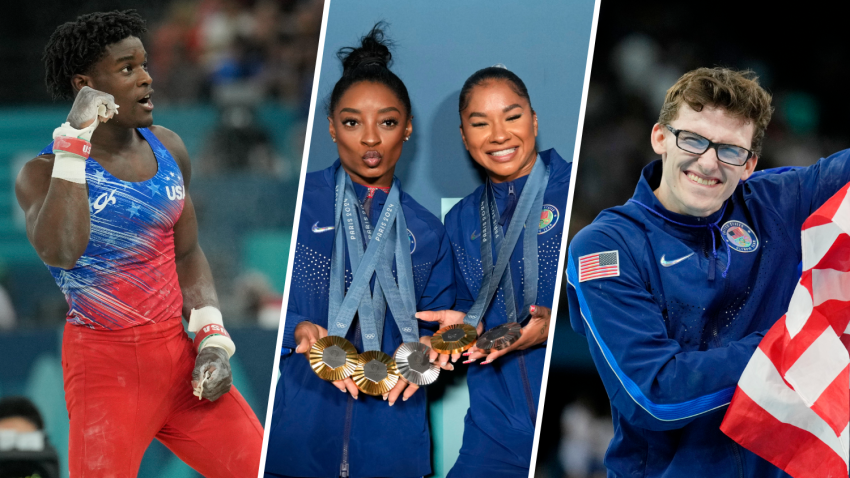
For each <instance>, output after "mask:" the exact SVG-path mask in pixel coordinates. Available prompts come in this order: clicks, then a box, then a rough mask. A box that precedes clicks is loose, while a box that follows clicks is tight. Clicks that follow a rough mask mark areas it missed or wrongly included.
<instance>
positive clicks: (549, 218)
mask: <svg viewBox="0 0 850 478" xmlns="http://www.w3.org/2000/svg"><path fill="white" fill-rule="evenodd" d="M559 217H560V214H558V208H556V207H555V206H553V205H551V204H544V205H543V211H541V212H540V227H539V229H538V230H537V234H538V235H540V234H546V233H547V232H549V231H551V230H552V228H553V227H555V224H558V218H559Z"/></svg>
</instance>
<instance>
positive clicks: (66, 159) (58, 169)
mask: <svg viewBox="0 0 850 478" xmlns="http://www.w3.org/2000/svg"><path fill="white" fill-rule="evenodd" d="M96 127H97V121H95V122H94V123H92V124H91V125H89V126H88V127H86V128H83V129H76V128H74V127H72V126H71V125H70V123H67V122H65V123H62V125H61V126H59V127H58V128H56V129H55V130H53V144H54V149H53V154H54V156H55V159H54V160H53V172H52V173H51V176H53V177H54V178H59V179H64V180H66V181H70V182H72V183H77V184H85V183H86V158H87V157H88V153H90V152H91V144H88V143H89V141H90V140H91V136H92V133H94V129H95V128H96ZM62 138H72V139H73V141H72V145H73V146H74V147H72V148H66V149H69V150H77V149H79V143H80V142H79V141H77V140H83V141H84V142H86V144H88V151H85V152H84V151H82V150H79V151H76V153H74V152H72V151H64V150H62V149H58V148H57V147H56V144H57V141H58V142H62ZM67 142H68V141H66V143H67ZM65 146H68V145H65ZM82 154H85V156H82Z"/></svg>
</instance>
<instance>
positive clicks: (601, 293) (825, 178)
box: [567, 151, 850, 478]
mask: <svg viewBox="0 0 850 478" xmlns="http://www.w3.org/2000/svg"><path fill="white" fill-rule="evenodd" d="M848 158H850V153H848V151H842V152H839V153H836V154H834V155H832V156H830V157H829V158H826V159H822V160H820V161H819V162H818V163H817V164H815V165H813V166H810V167H807V168H799V169H792V170H785V171H781V172H776V173H771V174H759V175H754V176H753V177H751V178H750V179H749V180H748V181H746V182H743V183H741V184H739V185H738V187H737V189H736V190H735V192H734V194H733V195H732V197H731V198H730V199H729V200H728V201H726V203H725V206H724V207H723V208H722V209H721V210H720V211H718V212H716V213H715V214H713V215H711V216H709V217H707V218H697V217H691V216H682V215H679V214H674V213H671V212H669V211H667V210H666V209H665V208H664V207H663V206H662V205H661V203H659V202H658V200H657V199H656V197H655V195H654V194H653V190H654V189H655V188H657V187H658V184H659V182H660V180H661V167H662V165H661V161H656V162H654V163H652V164H650V165H648V166H647V167H646V168H644V170H643V173H642V176H641V179H640V182H639V183H638V185H637V188H636V189H635V193H634V196H633V197H632V200H630V201H629V202H628V203H626V204H625V205H623V206H618V207H615V208H611V209H607V210H605V211H603V212H602V213H601V214H600V215H599V216H598V217H597V218H596V220H595V221H594V222H593V223H592V224H591V225H590V226H588V227H586V228H584V229H583V230H581V231H580V232H579V233H578V234H577V235H576V237H575V238H574V239H573V241H572V243H571V244H570V248H569V254H568V255H569V260H568V264H567V278H568V280H569V287H568V288H567V290H568V296H569V307H570V321H571V322H572V326H573V328H574V329H575V330H576V331H577V332H578V333H580V334H582V335H584V336H586V337H587V340H588V343H589V346H590V353H591V355H592V356H593V360H594V362H595V364H596V367H597V369H598V370H599V374H600V375H601V377H602V381H603V382H604V384H605V388H606V390H607V392H608V396H609V398H610V399H611V412H612V414H613V421H614V431H615V436H614V439H613V440H612V442H611V445H610V446H609V448H608V452H607V454H606V457H605V465H606V466H607V467H608V470H609V471H608V476H615V477H620V476H628V477H682V476H686V477H691V478H693V477H703V476H704V477H711V478H717V477H780V476H787V475H786V474H785V473H783V472H782V471H780V470H779V469H777V468H776V467H774V466H773V465H771V464H770V463H768V462H766V461H765V460H762V459H761V458H759V457H758V456H756V455H755V454H753V453H750V452H749V451H747V450H746V449H744V448H742V447H740V446H738V445H737V444H736V443H734V442H733V441H732V440H731V439H729V438H728V437H726V435H724V434H723V433H722V432H720V430H719V428H718V427H719V426H720V422H721V421H722V419H723V415H724V414H725V412H726V405H728V403H729V401H730V399H731V398H732V394H733V392H734V390H735V385H736V384H737V382H738V379H739V378H740V376H741V373H742V372H743V370H744V367H745V366H746V364H747V362H748V361H749V359H750V357H751V356H752V354H753V351H754V350H755V348H756V346H757V345H758V343H759V341H760V340H761V339H762V336H763V333H764V332H766V331H767V329H769V328H770V327H771V326H772V325H773V323H774V322H775V321H776V320H777V319H779V317H781V316H782V315H783V314H784V313H785V312H786V310H787V308H788V303H789V301H790V299H791V295H792V293H793V291H794V287H795V285H796V282H797V279H798V278H799V272H798V264H799V263H800V260H801V259H802V252H801V245H800V228H801V226H802V224H803V221H805V219H806V218H807V217H808V216H809V215H810V214H811V213H812V212H814V211H815V210H816V209H817V208H818V207H820V206H821V205H822V204H823V203H824V202H825V201H826V200H827V199H829V198H830V197H831V196H832V195H833V194H835V193H836V192H837V191H838V190H839V189H840V188H841V187H842V186H843V185H844V184H845V183H847V181H848V180H850V161H848ZM715 251H716V253H717V257H716V258H715V257H714V252H715ZM604 252H616V258H615V259H616V262H617V266H618V270H617V271H616V272H617V274H618V275H613V276H610V277H602V278H596V279H593V278H591V279H587V280H584V281H581V282H579V279H580V277H579V276H580V272H581V271H580V269H581V267H582V266H581V263H582V261H581V259H582V258H585V259H587V258H591V259H592V258H593V255H595V254H597V253H604ZM607 257H609V258H613V257H614V256H611V255H609V256H607ZM610 262H611V261H608V262H606V263H610ZM585 264H587V261H585ZM587 271H588V269H586V270H585V271H584V272H585V274H584V275H585V277H584V278H585V279H586V278H587V277H592V274H587ZM609 271H610V269H609Z"/></svg>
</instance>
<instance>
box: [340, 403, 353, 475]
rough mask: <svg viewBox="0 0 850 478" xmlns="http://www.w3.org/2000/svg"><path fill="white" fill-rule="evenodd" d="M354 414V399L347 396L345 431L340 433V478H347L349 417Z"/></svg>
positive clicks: (349, 435) (349, 436)
mask: <svg viewBox="0 0 850 478" xmlns="http://www.w3.org/2000/svg"><path fill="white" fill-rule="evenodd" d="M353 412H354V398H353V397H352V396H351V395H349V396H348V405H346V407H345V429H344V431H343V432H342V433H343V435H342V462H341V463H340V464H339V476H340V478H348V440H349V438H351V415H352V414H353Z"/></svg>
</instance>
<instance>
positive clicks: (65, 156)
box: [51, 151, 86, 184]
mask: <svg viewBox="0 0 850 478" xmlns="http://www.w3.org/2000/svg"><path fill="white" fill-rule="evenodd" d="M53 155H54V156H55V159H54V160H53V173H51V176H53V177H54V178H59V179H64V180H65V181H71V182H72V183H77V184H85V183H86V160H85V158H81V157H79V156H77V155H76V154H74V153H69V152H67V151H54V152H53Z"/></svg>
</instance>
